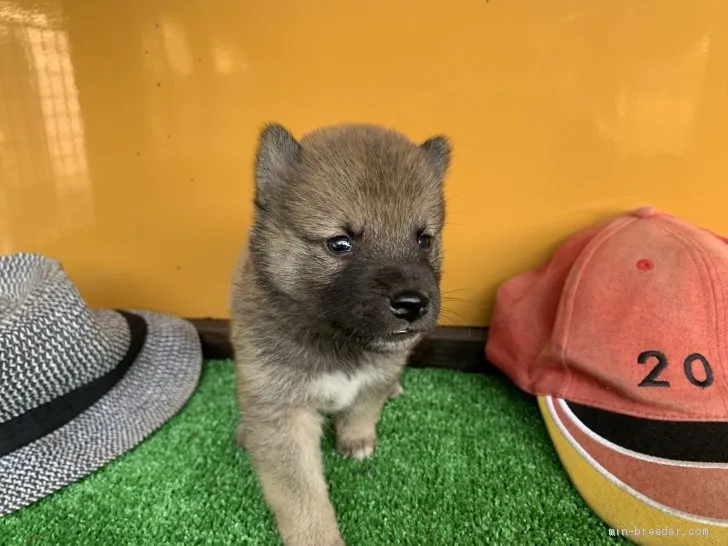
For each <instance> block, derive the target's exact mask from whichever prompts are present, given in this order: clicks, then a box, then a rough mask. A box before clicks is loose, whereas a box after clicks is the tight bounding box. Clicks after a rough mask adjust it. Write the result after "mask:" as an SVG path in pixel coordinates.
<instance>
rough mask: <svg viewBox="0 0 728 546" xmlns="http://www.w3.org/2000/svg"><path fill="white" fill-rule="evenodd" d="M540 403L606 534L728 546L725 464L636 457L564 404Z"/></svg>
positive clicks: (556, 444)
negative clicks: (585, 422) (595, 429)
mask: <svg viewBox="0 0 728 546" xmlns="http://www.w3.org/2000/svg"><path fill="white" fill-rule="evenodd" d="M538 403H539V408H540V410H541V414H542V416H543V419H544V421H545V423H546V427H547V429H548V432H549V435H550V437H551V440H552V442H553V444H554V447H555V449H556V452H557V453H558V456H559V458H560V460H561V462H562V464H563V466H564V468H565V470H566V472H567V474H568V475H569V478H570V479H571V481H572V483H573V484H574V487H575V488H576V489H577V491H578V492H579V493H580V495H581V496H582V497H583V499H584V500H585V501H586V503H587V504H588V505H589V506H590V508H591V509H592V510H593V511H594V512H595V513H596V514H597V515H598V516H599V517H600V518H601V519H602V520H603V521H604V522H605V523H607V525H608V526H609V529H608V530H606V531H605V532H608V533H609V534H613V535H620V536H623V537H624V538H626V539H628V540H630V541H631V542H634V543H636V544H670V545H672V544H675V545H682V544H685V543H686V541H689V542H691V543H692V540H696V539H697V540H696V543H697V541H699V542H700V544H711V545H712V544H728V506H726V504H725V502H724V499H725V492H726V491H727V490H728V488H727V487H726V485H727V484H728V464H725V463H700V462H693V461H690V462H686V461H676V460H668V459H661V458H658V457H654V456H649V455H643V454H641V453H636V452H633V451H630V450H628V449H625V448H622V447H620V446H618V445H616V444H614V443H612V442H610V441H608V440H606V439H604V438H603V437H601V436H600V435H598V434H596V433H595V432H594V431H593V430H591V429H589V428H588V427H586V426H585V425H584V423H582V422H581V421H579V419H578V418H577V417H576V415H575V414H574V413H573V412H572V411H571V410H570V408H569V405H568V403H567V402H566V401H564V400H562V399H558V398H552V397H549V396H547V397H538Z"/></svg>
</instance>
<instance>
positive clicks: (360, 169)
mask: <svg viewBox="0 0 728 546" xmlns="http://www.w3.org/2000/svg"><path fill="white" fill-rule="evenodd" d="M449 160H450V147H449V143H448V142H447V140H446V139H445V138H444V137H434V138H432V139H429V140H427V141H426V142H425V143H423V144H421V145H417V144H414V143H412V142H410V141H409V140H408V139H406V138H405V137H404V136H402V135H400V134H398V133H396V132H394V131H391V130H387V129H384V128H381V127H376V126H371V125H340V126H334V127H327V128H324V129H320V130H317V131H314V132H313V133H310V134H309V135H306V136H305V137H304V138H303V139H301V141H300V142H299V141H297V140H296V139H295V138H294V137H293V136H292V135H291V134H290V133H289V132H288V131H287V130H286V129H285V128H283V127H282V126H280V125H268V126H266V127H265V128H264V130H263V131H262V132H261V135H260V139H259V143H258V153H257V158H256V169H255V182H256V191H255V205H256V215H255V220H254V223H253V227H252V229H251V231H250V234H249V239H248V245H246V248H245V249H244V250H243V252H242V253H241V256H240V260H239V263H238V266H237V268H236V271H235V276H234V282H233V290H232V295H231V341H232V344H233V348H234V351H235V359H236V365H237V368H236V369H237V394H238V402H239V407H240V412H241V421H240V425H239V429H238V443H239V444H240V445H241V447H244V449H245V450H246V451H247V453H248V455H249V457H250V460H251V462H252V465H253V467H254V468H255V471H256V473H257V474H258V477H259V481H260V484H261V488H262V491H263V495H264V497H265V500H266V502H267V504H268V506H269V507H270V509H271V510H272V512H273V514H274V516H275V520H276V523H277V526H278V530H279V532H280V535H281V537H282V538H283V540H284V543H285V544H286V545H289V546H333V545H343V544H344V541H343V539H342V536H341V533H340V531H339V527H338V524H337V520H336V514H335V511H334V508H333V506H332V504H331V502H330V500H329V496H328V487H327V484H326V482H325V479H324V471H323V466H322V456H321V448H320V439H321V434H322V422H323V421H322V419H323V418H324V417H323V416H325V415H328V414H330V415H333V417H334V422H335V429H336V447H337V450H338V451H339V452H340V453H341V454H342V455H343V456H345V457H349V458H357V459H360V458H364V457H368V456H370V455H371V453H372V452H373V450H374V448H375V445H376V442H377V434H376V428H377V423H378V422H379V418H380V415H381V412H382V410H383V408H384V406H385V404H386V402H387V400H388V399H389V398H392V397H394V396H398V395H399V394H401V387H400V385H399V376H400V374H401V372H402V369H403V368H404V366H405V362H406V360H407V357H408V355H409V353H410V351H411V350H412V348H413V347H414V346H415V344H416V343H417V342H418V341H419V340H420V339H421V337H422V335H424V334H425V333H426V332H428V331H429V330H430V329H432V328H433V327H434V326H435V324H436V321H437V317H438V313H439V281H440V267H441V259H442V257H441V240H440V239H441V231H442V227H443V222H444V219H445V205H444V199H443V192H442V184H443V178H444V176H445V173H446V171H447V168H448V165H449ZM341 236H345V237H347V240H348V241H349V242H350V243H351V248H352V250H351V251H350V252H348V253H346V254H343V255H340V254H334V253H333V252H332V251H331V250H330V247H327V241H328V240H331V238H332V237H341ZM427 236H429V237H431V239H429V240H431V244H430V246H429V248H425V246H426V242H423V241H424V240H425V238H426V237H427ZM423 245H425V246H423ZM403 290H404V291H409V292H410V293H411V292H412V291H415V292H417V293H418V294H422V295H424V296H426V297H427V298H429V301H430V306H429V310H428V311H427V312H426V313H425V314H424V315H423V316H422V317H420V318H413V317H411V318H410V319H408V320H403V319H402V318H401V316H400V315H397V314H393V310H392V309H391V308H390V306H391V305H392V306H393V305H395V304H394V303H390V302H393V301H394V300H393V299H392V298H394V295H395V294H398V293H401V292H402V291H403ZM416 316H417V315H415V317H416ZM405 328H406V329H408V330H410V332H409V333H407V334H396V333H395V332H397V331H400V330H403V329H405Z"/></svg>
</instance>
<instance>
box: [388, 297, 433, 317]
mask: <svg viewBox="0 0 728 546" xmlns="http://www.w3.org/2000/svg"><path fill="white" fill-rule="evenodd" d="M429 305H430V300H429V299H428V298H427V296H425V295H424V294H419V293H417V292H400V293H399V294H395V295H394V296H392V297H391V298H390V299H389V308H390V309H391V310H392V314H393V315H394V316H395V317H397V318H400V319H404V320H406V321H407V322H414V321H416V320H417V319H418V318H420V317H421V316H422V315H424V314H425V313H427V308H428V306H429Z"/></svg>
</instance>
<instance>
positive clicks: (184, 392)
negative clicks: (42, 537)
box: [0, 311, 202, 517]
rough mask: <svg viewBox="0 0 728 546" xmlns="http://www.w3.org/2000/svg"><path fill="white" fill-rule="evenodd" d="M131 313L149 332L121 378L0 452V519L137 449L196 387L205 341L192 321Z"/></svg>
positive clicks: (188, 397)
mask: <svg viewBox="0 0 728 546" xmlns="http://www.w3.org/2000/svg"><path fill="white" fill-rule="evenodd" d="M106 312H113V311H106ZM130 312H132V313H134V314H136V315H139V316H141V317H142V318H144V320H145V321H146V323H147V336H146V339H145V342H144V346H143V348H142V349H141V351H140V353H139V356H138V358H137V360H136V361H135V362H134V364H133V365H132V366H131V367H130V368H129V370H128V371H127V373H126V374H125V375H124V377H123V378H122V379H121V380H120V381H119V383H117V384H116V385H115V386H114V387H113V388H112V389H111V390H110V391H109V392H108V393H106V394H105V395H104V396H103V397H102V398H101V399H99V400H98V401H97V402H96V403H95V404H94V405H93V406H91V407H90V408H89V409H88V410H87V411H85V412H84V413H82V414H81V415H80V416H79V417H78V418H76V419H74V420H73V421H71V422H69V423H67V424H66V425H64V426H63V427H61V428H59V429H58V430H56V431H55V432H52V433H50V434H47V435H46V436H43V437H42V438H40V439H38V440H36V441H34V442H33V443H31V444H28V445H27V446H25V447H22V448H21V449H18V450H16V451H14V452H12V453H10V454H8V455H6V456H4V457H0V517H1V516H4V515H6V514H9V513H11V512H14V511H16V510H18V509H20V508H22V507H24V506H28V505H30V504H32V503H34V502H36V501H38V500H40V499H42V498H44V497H46V496H48V495H50V494H51V493H54V492H55V491H57V490H59V489H61V488H63V487H65V486H66V485H69V484H71V483H73V482H75V481H78V480H80V479H81V478H83V477H85V476H87V475H88V474H90V473H92V472H94V471H95V470H98V469H99V468H101V467H102V466H104V465H106V464H107V463H109V462H111V461H112V460H114V459H116V458H118V457H119V456H121V455H123V454H124V453H126V452H127V451H129V450H131V449H132V448H134V447H136V446H137V445H138V444H140V443H141V442H142V441H143V440H144V439H146V438H147V437H148V436H149V435H151V434H152V433H153V432H154V431H156V430H157V429H158V428H160V427H161V426H162V425H163V424H164V423H165V422H167V421H168V420H169V419H170V418H172V417H173V416H174V415H175V414H177V413H178V412H179V411H180V410H181V409H182V407H183V406H184V405H185V404H186V403H187V401H188V400H189V399H190V397H191V396H192V394H193V393H194V391H195V388H196V387H197V383H198V381H199V378H200V373H201V368H202V347H201V344H200V340H199V336H198V334H197V331H196V330H195V328H194V326H192V324H190V323H189V322H187V321H185V320H183V319H179V318H176V317H172V316H168V315H164V314H159V313H152V312H147V311H130Z"/></svg>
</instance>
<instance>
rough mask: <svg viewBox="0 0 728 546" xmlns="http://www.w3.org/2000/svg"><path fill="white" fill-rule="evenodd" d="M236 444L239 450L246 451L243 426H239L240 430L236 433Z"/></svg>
mask: <svg viewBox="0 0 728 546" xmlns="http://www.w3.org/2000/svg"><path fill="white" fill-rule="evenodd" d="M235 443H236V444H237V445H238V448H239V449H241V450H243V451H245V428H244V427H243V425H242V424H241V425H238V429H237V431H236V432H235Z"/></svg>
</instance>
